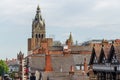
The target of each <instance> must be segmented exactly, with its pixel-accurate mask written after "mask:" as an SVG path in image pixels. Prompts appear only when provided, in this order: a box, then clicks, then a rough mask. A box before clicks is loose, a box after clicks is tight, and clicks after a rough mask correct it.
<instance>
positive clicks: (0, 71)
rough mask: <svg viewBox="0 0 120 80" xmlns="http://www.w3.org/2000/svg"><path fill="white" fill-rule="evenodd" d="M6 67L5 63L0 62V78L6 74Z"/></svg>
mask: <svg viewBox="0 0 120 80" xmlns="http://www.w3.org/2000/svg"><path fill="white" fill-rule="evenodd" d="M8 70H9V69H8V66H7V64H6V63H5V61H3V60H0V76H1V75H3V74H4V73H8Z"/></svg>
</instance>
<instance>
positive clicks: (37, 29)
mask: <svg viewBox="0 0 120 80" xmlns="http://www.w3.org/2000/svg"><path fill="white" fill-rule="evenodd" d="M45 38H46V31H45V21H44V20H43V18H42V15H41V10H40V7H39V6H38V7H37V11H36V15H35V18H34V19H33V21H32V38H29V39H28V54H29V51H32V50H34V49H36V48H38V47H40V46H41V41H42V40H44V39H45Z"/></svg>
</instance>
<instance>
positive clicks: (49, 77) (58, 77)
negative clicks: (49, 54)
mask: <svg viewBox="0 0 120 80" xmlns="http://www.w3.org/2000/svg"><path fill="white" fill-rule="evenodd" d="M83 78H84V80H88V79H89V78H88V77H87V76H86V75H84V76H83V74H82V72H81V71H80V72H75V73H74V75H69V72H44V73H42V80H82V79H83Z"/></svg>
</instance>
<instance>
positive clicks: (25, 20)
mask: <svg viewBox="0 0 120 80" xmlns="http://www.w3.org/2000/svg"><path fill="white" fill-rule="evenodd" d="M38 4H39V5H40V8H41V11H42V16H43V18H44V19H45V22H46V29H47V36H49V34H52V35H55V40H60V41H63V42H64V41H65V40H66V39H67V38H68V35H69V32H72V33H73V37H74V40H78V42H82V41H84V40H87V39H88V38H90V39H93V38H94V39H95V38H97V39H99V38H100V39H101V38H102V39H103V38H108V39H110V38H119V34H120V32H119V26H120V5H119V4H120V1H119V0H74V1H73V0H1V3H0V11H1V12H0V36H1V41H0V44H1V45H0V47H2V48H1V52H0V54H1V55H3V54H2V53H6V54H9V53H10V54H11V55H13V56H15V55H16V53H17V51H18V52H19V50H20V49H21V48H23V49H22V52H24V53H26V54H27V38H29V37H31V24H32V19H33V18H34V16H35V14H36V7H37V5H38ZM3 45H4V46H3ZM25 46H26V47H25ZM3 47H4V48H3ZM9 47H11V48H10V49H9V50H6V48H9ZM5 56H6V55H5Z"/></svg>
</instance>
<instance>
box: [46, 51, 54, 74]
mask: <svg viewBox="0 0 120 80" xmlns="http://www.w3.org/2000/svg"><path fill="white" fill-rule="evenodd" d="M45 71H46V72H51V71H53V68H52V63H51V56H50V54H49V52H48V53H47V54H46V56H45Z"/></svg>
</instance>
